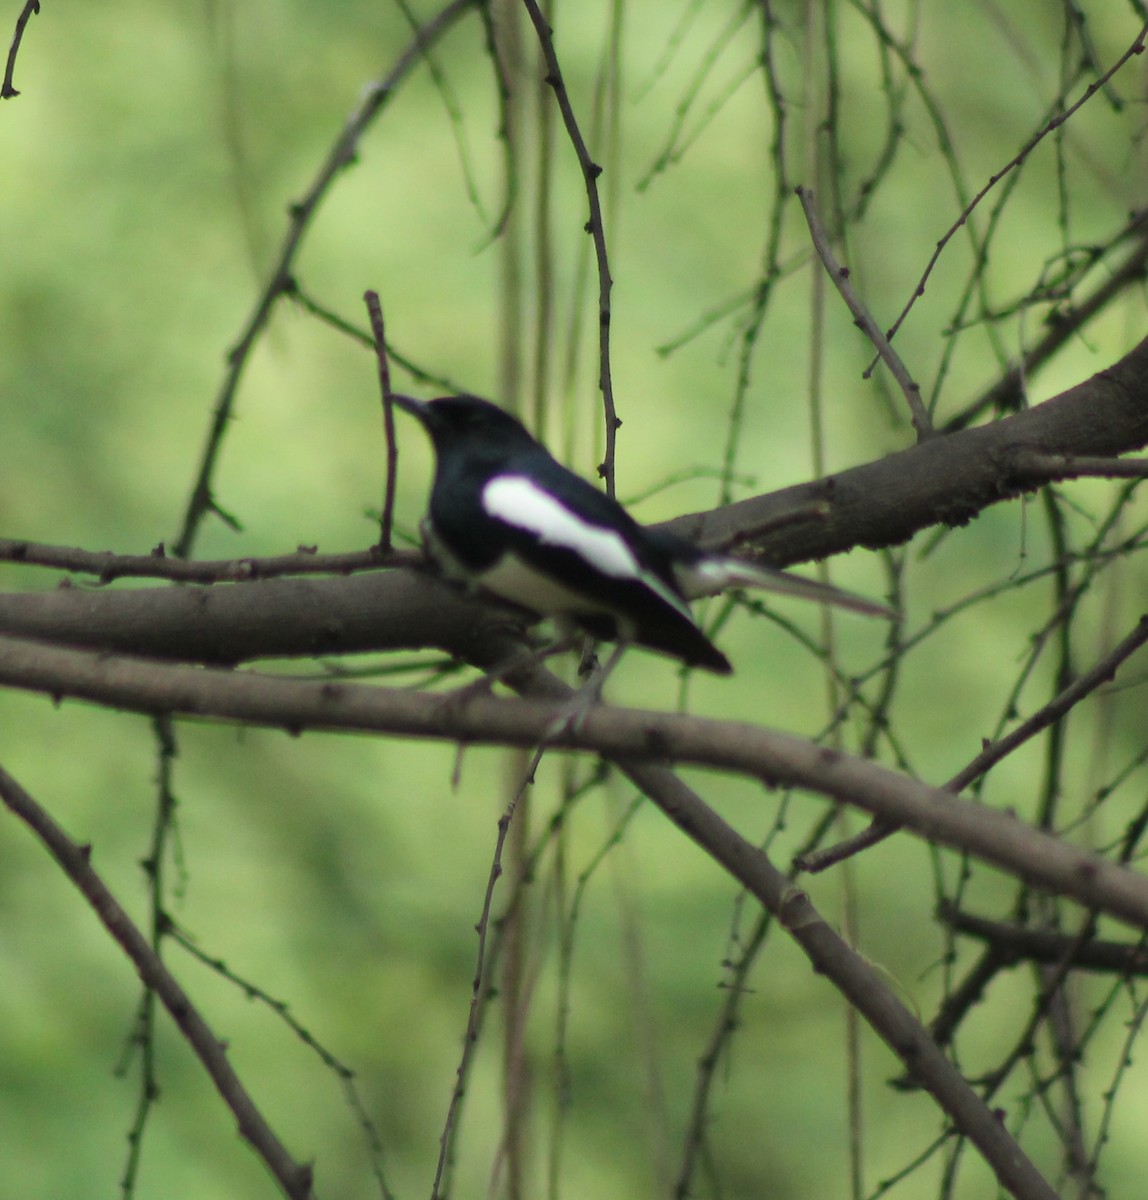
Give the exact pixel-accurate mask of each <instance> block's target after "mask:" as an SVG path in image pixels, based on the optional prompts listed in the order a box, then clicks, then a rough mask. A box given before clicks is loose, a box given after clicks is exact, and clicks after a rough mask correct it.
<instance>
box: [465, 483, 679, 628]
mask: <svg viewBox="0 0 1148 1200" xmlns="http://www.w3.org/2000/svg"><path fill="white" fill-rule="evenodd" d="M482 506H483V508H485V509H486V511H487V513H489V514H490V516H492V517H496V518H497V519H498V520H500V521H505V522H506V524H507V525H513V526H514V527H515V528H516V529H522V530H525V531H526V532H527V533H532V534H533V535H534V536H535V537H536V538H538V540H539V542H541V543H542V544H543V545H548V546H559V547H561V548H562V549H564V550H570V551H573V553H575V554H577V555H578V557H579V558H581V559H583V560H584V561H585V563H586V565H587V566H588V567H589V568H590V569H591V570H594V571H598V572H599V573H600V574H602V575H609V576H610V577H611V578H613V579H632V580H634V581H635V582H637V583H641V584H642V585H643V586H645V587H647V588H649V590H650V591H651V592H653V593H654V594H655V595H657V596H659V597H660V598H661V599H662V600H663V601H665V603H666V604H668V605H670V607H672V608H675V609H677V611H678V612H680V613H681V614H682V615H683V616H685V617H686V618H688V619H689V620H691V621H692V620H693V616H692V614H691V613H690V610H689V608H688V607H687V606H686V604H685V602H684V601H683V600H682V598H681V597H680V596H678V595H677V594H676V593H675V592H674V591H673V589H672V588H669V587H667V586H666V584H665V583H664V582H663V581H662V580H660V579H659V578H658V577H657V576H656V575H653V574H651V573H650V572H649V571H647V570H644V569H643V567H642V566H641V564H640V563H639V562H638V560H637V559H636V558H635V557H634V552H633V551H632V550H631V549H630V547H629V546H628V545H627V544H626V540H625V538H623V537H622V535H621V534H619V533H615V532H614V530H612V529H606V528H604V527H603V526H601V525H594V524H592V523H591V522H589V521H585V520H583V519H582V518H581V517H579V516H578V514H577V513H574V512H571V511H570V509H568V508H567V507H566V506H565V505H564V504H563V503H562V502H561V501H560V500H557V499H556V498H555V497H553V496H551V495H550V494H549V493H548V492H546V491H545V490H544V489H543V488H540V487H539V486H538V485H537V484H536V483H534V482H533V481H532V480H530V479H528V478H527V477H526V476H525V475H496V476H495V477H494V478H493V479H491V480H490V481H489V482H488V483H487V484H486V486H485V487H484V488H483V489H482ZM550 611H559V612H561V611H576V609H574V608H573V607H570V608H552V609H550Z"/></svg>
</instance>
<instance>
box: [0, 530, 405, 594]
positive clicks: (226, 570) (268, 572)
mask: <svg viewBox="0 0 1148 1200" xmlns="http://www.w3.org/2000/svg"><path fill="white" fill-rule="evenodd" d="M422 561H423V554H422V552H421V551H419V550H392V551H390V552H389V553H388V554H387V556H386V557H385V558H382V557H380V555H379V552H378V549H377V548H376V547H371V548H370V549H369V550H354V551H351V552H349V553H346V554H319V553H317V552H316V551H315V550H314V549H313V548H310V547H306V548H305V547H300V548H299V550H298V551H296V553H294V554H279V555H274V556H272V557H269V558H221V559H201V560H199V561H194V560H191V559H184V558H169V557H167V554H166V551H165V549H164V547H163V546H162V545H159V546H157V547H156V548H155V550H153V551H152V553H151V554H113V553H112V552H111V551H109V550H97V551H93V550H81V549H79V548H78V547H75V546H53V545H49V544H47V543H44V542H25V541H23V540H20V539H17V538H0V562H10V563H19V564H22V565H27V566H32V567H48V568H51V569H53V570H58V571H68V572H70V573H72V574H76V575H94V576H95V577H96V578H97V579H98V580H99V582H100V583H111V582H112V581H113V580H115V579H171V580H176V581H178V582H180V583H244V582H248V581H250V580H254V579H272V578H277V577H279V576H284V575H351V574H354V573H355V572H357V571H374V570H378V569H379V568H380V567H410V566H414V565H416V564H417V563H420V562H422Z"/></svg>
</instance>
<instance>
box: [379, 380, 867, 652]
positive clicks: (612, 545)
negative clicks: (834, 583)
mask: <svg viewBox="0 0 1148 1200" xmlns="http://www.w3.org/2000/svg"><path fill="white" fill-rule="evenodd" d="M393 399H394V402H395V404H397V405H398V406H399V407H400V408H402V409H404V410H405V411H406V412H408V413H410V414H411V415H412V416H413V417H416V418H417V419H418V420H419V421H420V422H421V423H422V426H423V428H424V429H425V430H426V431H427V433H428V434H429V436H430V439H431V442H432V443H433V446H434V451H435V457H436V460H437V466H436V470H435V477H434V485H433V487H432V489H431V495H430V505H429V511H428V513H427V516H426V518H425V520H424V521H423V525H422V531H423V540H424V542H425V544H426V549H427V552H428V554H429V555H430V557H431V558H432V559H433V560H434V562H435V563H436V564H437V565H438V567H439V569H440V570H441V571H442V572H443V574H444V575H445V576H446V577H447V578H448V579H452V580H455V581H457V582H461V583H463V584H464V585H465V586H466V587H468V588H469V589H472V590H475V591H481V592H485V593H489V594H490V595H492V596H494V597H496V598H497V599H499V600H502V601H506V602H508V603H510V604H511V605H514V606H516V607H518V608H521V609H525V610H526V611H527V612H528V613H532V614H537V616H539V617H555V618H559V619H560V620H564V621H566V622H570V623H573V624H574V625H575V626H577V627H580V628H581V629H582V630H584V631H585V632H587V633H589V634H590V635H591V636H592V637H595V638H599V639H602V640H605V641H617V642H618V643H619V645H620V646H622V645H626V644H636V645H639V646H645V647H647V648H648V649H651V650H656V651H660V652H661V653H663V654H667V655H669V656H670V657H672V658H676V659H679V660H680V661H681V662H683V663H685V664H686V665H687V666H690V667H704V668H705V669H706V670H708V671H715V672H717V673H718V674H721V675H728V674H729V673H730V672H731V671H732V670H733V668H732V667H731V665H730V662H729V659H727V658H726V656H725V655H724V654H722V652H721V651H720V650H719V649H718V648H717V647H716V646H715V645H714V644H713V643H712V642H711V641H710V640H709V638H708V637H706V635H705V634H704V633H703V632H702V631H701V629H699V628H698V625H697V623H696V622H695V621H694V618H693V615H692V613H691V612H690V608H689V604H688V601H689V600H691V599H697V598H698V597H700V596H706V595H716V594H717V593H718V592H721V591H723V590H725V589H726V588H732V587H754V588H765V589H768V590H770V591H775V592H782V593H785V594H788V595H794V596H803V597H805V598H807V599H812V600H818V601H822V602H827V603H830V604H836V605H839V606H842V607H844V608H848V609H852V610H854V611H857V612H862V613H866V614H869V615H888V613H887V610H886V609H884V608H882V607H881V606H880V605H876V604H872V603H870V602H869V601H867V600H863V599H861V598H860V597H857V596H853V595H850V594H849V593H848V592H842V591H839V590H838V589H837V588H832V587H828V586H826V585H824V584H821V583H816V582H814V581H813V580H808V579H802V578H800V577H798V576H795V575H788V574H786V573H784V572H782V571H774V570H771V569H769V568H766V567H760V566H756V565H755V564H752V563H748V562H745V561H743V560H741V559H737V558H731V557H728V556H725V555H719V554H711V553H709V552H707V551H705V550H701V549H700V548H698V547H697V546H694V545H692V544H691V543H690V542H687V541H685V540H683V539H682V538H679V537H676V536H675V535H674V534H671V533H667V532H666V531H665V530H662V529H657V528H652V527H649V526H644V525H640V524H639V523H638V522H637V521H635V520H634V519H633V517H631V516H630V514H629V513H628V512H626V510H625V509H624V508H623V507H622V506H621V505H620V504H618V503H617V501H615V500H613V499H611V498H610V497H609V496H607V495H606V494H605V493H604V492H601V491H599V490H598V489H597V488H596V487H594V486H593V485H592V484H590V483H588V482H587V481H586V480H585V479H582V478H580V477H579V476H577V475H575V474H574V473H573V472H571V471H568V470H567V469H566V468H565V467H564V466H562V465H561V464H560V463H559V462H557V461H556V460H555V459H554V458H553V456H552V455H551V454H550V452H549V451H548V450H547V449H546V447H545V446H543V445H542V444H541V443H540V442H539V441H537V440H536V439H535V438H534V437H532V436H531V434H530V433H529V432H528V431H527V430H526V429H525V428H524V427H523V425H522V424H521V423H520V422H519V421H518V420H516V419H515V418H514V417H512V416H511V415H510V414H509V413H507V412H504V411H503V410H502V409H501V408H498V407H497V406H496V405H494V404H491V403H489V402H488V401H486V400H480V399H479V398H478V397H477V396H468V395H463V396H443V397H441V398H439V399H437V400H430V401H423V400H416V399H414V398H413V397H411V396H402V395H395V396H394V397H393ZM615 657H616V656H615Z"/></svg>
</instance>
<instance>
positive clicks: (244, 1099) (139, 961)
mask: <svg viewBox="0 0 1148 1200" xmlns="http://www.w3.org/2000/svg"><path fill="white" fill-rule="evenodd" d="M0 799H2V800H3V801H4V804H5V805H6V806H7V807H8V809H9V810H10V811H11V812H12V813H14V814H15V815H16V816H17V817H19V818H20V820H22V821H23V822H24V823H25V824H26V825H27V826H28V828H29V829H31V830H32V832H33V833H34V834H35V835H36V836H37V837H38V838H39V839H40V841H41V842H43V843H44V845H45V846H46V847H47V849H48V852H49V853H50V854H51V855H52V857H53V858H54V859H55V860H56V862H57V863H59V865H60V867H61V868H62V869H63V871H64V873H65V874H66V875H67V876H68V878H69V879H70V880H71V881H72V882H73V883H74V884H75V885H76V887H77V888H79V890H80V891H81V892H82V893H83V895H84V898H85V899H86V900H87V902H88V904H89V905H91V907H92V909H93V911H94V912H95V914H96V916H97V917H99V919H100V921H101V922H102V924H103V926H104V928H105V929H107V931H108V933H110V934H111V935H112V937H113V938H114V939H115V941H116V942H118V943H119V945H120V947H121V948H122V949H123V951H124V953H125V954H127V956H128V957H129V958H130V959H131V960H132V963H133V964H134V966H135V969H136V970H137V971H138V972H139V976H140V979H142V980H143V982H144V983H145V984H146V985H147V987H149V988H150V989H152V991H154V992H155V994H156V995H157V996H158V997H159V999H160V1001H161V1002H162V1004H163V1006H164V1007H165V1008H166V1009H167V1011H168V1012H169V1013H170V1014H171V1017H172V1020H174V1021H175V1023H176V1025H178V1026H179V1029H180V1031H181V1032H182V1033H183V1035H184V1037H185V1038H187V1040H188V1043H189V1044H190V1045H191V1048H192V1050H193V1051H194V1053H195V1055H196V1057H197V1058H198V1059H199V1061H200V1062H201V1063H202V1064H203V1066H204V1068H205V1069H206V1071H207V1073H208V1074H209V1075H210V1076H211V1079H212V1082H213V1083H214V1084H215V1087H216V1090H217V1091H218V1092H219V1094H220V1096H221V1097H222V1099H223V1102H224V1103H225V1104H226V1105H227V1107H228V1108H229V1109H230V1110H231V1112H232V1114H233V1116H234V1117H235V1120H236V1123H237V1124H238V1127H239V1133H240V1135H241V1136H242V1137H243V1138H244V1140H245V1141H246V1142H247V1143H248V1144H249V1145H250V1146H251V1148H252V1149H253V1150H254V1151H255V1153H256V1154H257V1155H258V1156H259V1157H260V1158H261V1159H262V1160H263V1162H264V1164H265V1165H266V1166H267V1169H268V1170H269V1171H270V1172H271V1174H272V1175H274V1176H275V1178H276V1179H277V1180H278V1181H279V1186H280V1188H281V1189H282V1191H283V1194H284V1195H285V1196H288V1197H290V1200H311V1197H312V1195H313V1193H312V1190H311V1168H310V1167H309V1166H307V1165H305V1164H303V1163H298V1162H296V1161H295V1160H294V1159H293V1158H292V1157H291V1155H290V1154H289V1153H288V1151H287V1148H286V1147H285V1146H284V1145H283V1143H282V1142H281V1141H280V1140H279V1138H278V1137H277V1136H276V1134H275V1132H274V1131H273V1130H272V1128H271V1127H270V1125H268V1124H267V1122H266V1120H265V1119H264V1117H263V1114H262V1113H261V1112H260V1111H259V1109H258V1108H257V1107H256V1105H255V1102H254V1100H252V1098H251V1096H250V1094H249V1093H248V1091H247V1089H246V1088H245V1087H244V1086H243V1084H242V1082H241V1081H240V1079H239V1076H238V1075H237V1074H236V1073H235V1071H234V1069H233V1068H232V1066H231V1063H230V1061H229V1059H228V1057H227V1049H226V1045H225V1043H224V1042H222V1041H221V1040H220V1039H219V1038H218V1037H216V1035H215V1034H214V1033H213V1032H212V1030H211V1027H210V1026H209V1025H208V1024H207V1022H206V1021H205V1020H204V1019H203V1016H202V1015H201V1014H200V1012H199V1010H198V1009H197V1008H196V1007H195V1005H194V1004H193V1003H192V1000H191V997H190V996H188V994H187V993H186V992H185V991H184V990H183V988H182V987H180V985H179V983H178V982H177V981H176V979H175V977H174V976H173V975H172V974H171V972H170V971H169V970H168V969H167V967H166V966H164V964H163V962H162V961H161V959H160V957H159V955H157V954H156V953H155V951H154V950H153V949H152V947H151V946H150V945H149V944H148V939H147V938H146V937H145V936H144V935H143V933H142V932H141V931H140V930H139V928H138V927H137V926H136V925H135V924H134V923H133V922H132V919H131V918H130V917H129V916H128V914H127V913H126V912H125V911H124V909H123V908H122V907H121V905H120V904H119V902H118V901H117V900H116V898H115V897H114V896H113V895H112V893H111V892H110V891H109V890H108V888H107V885H106V884H105V883H104V881H103V880H102V879H101V878H100V876H99V875H98V874H97V873H96V871H95V870H94V869H93V867H92V863H91V847H90V846H80V845H77V844H76V843H75V842H73V841H72V839H71V838H69V837H68V835H67V834H66V833H65V832H64V831H63V830H62V829H61V828H60V827H59V826H58V825H57V824H56V823H55V821H53V820H52V818H51V817H50V816H49V815H48V813H47V812H46V811H45V810H44V809H43V808H41V807H40V805H39V804H37V803H36V801H35V800H33V799H32V797H31V796H30V795H29V794H28V793H27V792H26V791H25V790H24V789H23V788H22V787H21V786H20V785H19V784H18V783H17V782H16V780H15V779H13V778H12V776H11V775H9V774H8V773H7V772H6V771H5V770H4V769H3V768H0Z"/></svg>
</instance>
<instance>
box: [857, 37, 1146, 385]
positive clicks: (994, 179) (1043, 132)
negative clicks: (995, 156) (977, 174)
mask: <svg viewBox="0 0 1148 1200" xmlns="http://www.w3.org/2000/svg"><path fill="white" fill-rule="evenodd" d="M1146 35H1148V25H1145V26H1144V27H1143V28H1141V30H1140V32H1139V33H1138V34H1137V35H1136V39H1135V41H1134V42H1133V43H1132V45H1131V46H1129V47H1128V49H1127V50H1125V51H1124V53H1123V54H1122V55H1121V56H1120V57H1119V58H1118V59H1117V60H1116V62H1115V63H1113V65H1112V66H1111V67H1109V69H1108V70H1107V71H1105V73H1104V74H1103V75H1101V77H1100V78H1099V79H1095V80H1093V82H1092V83H1090V84H1089V85H1088V86H1087V87H1086V88H1085V89H1084V92H1083V94H1082V95H1081V97H1080V99H1079V100H1077V101H1076V103H1075V104H1072V105H1069V107H1068V108H1066V109H1065V110H1064V111H1063V112H1060V113H1057V115H1056V116H1055V117H1053V118H1052V120H1051V121H1049V122H1048V123H1047V124H1045V125H1044V126H1043V127H1042V128H1041V129H1038V130H1037V132H1036V133H1034V134H1033V135H1032V137H1030V138H1029V140H1028V141H1027V142H1025V144H1024V145H1023V146H1022V147H1021V149H1020V150H1019V151H1018V152H1017V153H1016V154H1015V155H1014V156H1013V157H1012V158H1011V159H1010V160H1009V161H1008V162H1007V163H1005V165H1004V166H1003V167H1001V169H1000V170H999V171H996V172H995V173H994V174H992V175H990V176H989V179H988V182H987V183H986V184H985V185H984V187H982V188H981V190H980V191H979V192H977V194H976V195H975V196H974V197H973V198H972V199H971V200H970V201H969V202H968V204H966V205H965V207H964V208H963V209H962V210H961V215H960V216H959V217H957V219H956V220H955V221H954V222H953V223H952V225H950V226H949V228H948V229H947V230H945V232H944V233H943V234H942V235H941V237H940V238H939V239H938V240H937V244H936V246H935V248H934V249H933V253H932V255H931V257H930V258H929V261H928V263H927V264H926V266H925V270H924V272H923V273H922V275H921V278H920V279H919V280H918V281H917V286H916V287H915V288H914V289H913V294H912V295H911V296H910V297H909V299H908V301H907V302H906V304H905V307H904V308H903V309H902V310H901V312H900V314H899V315H898V317H897V319H896V320H895V321H894V322H893V324H892V325H891V326H890V327H889V330H888V333H887V335H886V336H887V337H888V338H889V339H890V340H892V338H893V337H894V336H896V333H897V330H898V329H900V328H901V326H902V325H903V324H904V321H905V318H906V317H907V316H908V315H909V313H910V311H911V310H912V308H913V305H914V304H916V303H917V299H918V297H920V296H923V295H924V294H925V285H926V284H927V283H928V282H929V277H930V276H931V275H932V273H933V268H934V267H935V266H936V265H937V261H938V260H939V259H940V257H941V255H942V254H943V253H944V250H945V247H946V246H947V245H948V244H949V242H950V241H951V240H952V239H953V237H954V236H955V235H956V233H957V231H958V230H959V229H961V228H962V227H963V226H964V225H965V224H966V223H967V222H968V219H969V217H970V216H972V214H973V210H974V209H975V208H977V206H978V205H979V204H980V202H981V201H982V200H983V199H984V198H985V197H986V196H987V195H988V194H989V192H991V191H992V190H993V188H994V187H996V185H997V184H998V183H1000V181H1001V180H1002V179H1003V178H1004V177H1005V176H1006V175H1008V174H1009V172H1010V171H1012V170H1014V169H1015V168H1016V167H1019V166H1020V165H1021V163H1023V162H1024V160H1025V159H1026V158H1028V156H1029V155H1030V154H1031V153H1032V151H1033V150H1035V149H1036V147H1037V146H1038V145H1039V144H1040V143H1041V142H1042V141H1043V140H1044V139H1045V138H1046V137H1047V136H1048V135H1049V134H1050V133H1052V132H1053V131H1054V130H1056V129H1059V128H1060V126H1061V125H1063V124H1064V123H1065V121H1067V120H1068V119H1069V118H1070V117H1071V116H1072V115H1073V114H1074V113H1075V112H1076V111H1077V110H1078V109H1079V108H1081V107H1082V106H1083V105H1084V104H1086V103H1087V102H1088V101H1089V100H1091V99H1092V97H1093V96H1095V95H1096V93H1097V92H1098V91H1100V90H1101V89H1103V88H1104V86H1105V85H1106V84H1107V83H1108V81H1109V80H1110V79H1111V78H1112V77H1113V76H1114V75H1115V74H1116V72H1117V71H1119V70H1120V68H1121V67H1123V66H1124V64H1125V63H1126V62H1128V61H1129V59H1131V58H1134V57H1135V56H1136V55H1137V54H1142V53H1143V52H1144V38H1145V36H1146ZM872 365H873V364H870V367H872Z"/></svg>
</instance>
